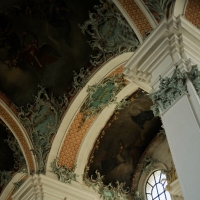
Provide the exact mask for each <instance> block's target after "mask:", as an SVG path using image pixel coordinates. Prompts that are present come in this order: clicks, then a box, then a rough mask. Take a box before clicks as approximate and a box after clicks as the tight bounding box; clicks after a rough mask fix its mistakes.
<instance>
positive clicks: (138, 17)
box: [118, 0, 153, 36]
mask: <svg viewBox="0 0 200 200" xmlns="http://www.w3.org/2000/svg"><path fill="white" fill-rule="evenodd" d="M118 1H119V3H120V4H121V5H122V7H123V8H124V10H125V11H126V12H127V13H128V15H129V16H130V18H131V20H132V21H133V23H134V24H135V25H136V27H137V28H138V30H139V31H140V33H141V35H142V36H145V34H146V32H147V31H150V30H151V29H152V28H153V27H152V26H151V24H150V23H149V21H148V20H147V18H146V16H145V15H144V13H143V12H142V11H141V9H140V8H139V6H138V5H137V4H136V3H135V1H134V0H118Z"/></svg>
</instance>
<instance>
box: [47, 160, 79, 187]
mask: <svg viewBox="0 0 200 200" xmlns="http://www.w3.org/2000/svg"><path fill="white" fill-rule="evenodd" d="M51 168H52V170H53V172H54V173H55V174H56V175H57V176H58V180H59V181H61V182H63V183H69V184H71V182H72V181H77V180H76V177H78V175H77V174H76V173H74V171H75V168H76V166H74V168H73V169H72V170H69V169H68V168H67V167H65V166H61V167H58V166H57V160H56V159H54V161H53V162H52V163H51Z"/></svg>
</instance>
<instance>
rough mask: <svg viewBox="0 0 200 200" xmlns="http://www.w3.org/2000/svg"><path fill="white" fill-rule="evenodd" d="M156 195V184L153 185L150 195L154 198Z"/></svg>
mask: <svg viewBox="0 0 200 200" xmlns="http://www.w3.org/2000/svg"><path fill="white" fill-rule="evenodd" d="M157 196H158V192H157V188H156V186H154V187H153V190H152V197H153V198H155V197H157Z"/></svg>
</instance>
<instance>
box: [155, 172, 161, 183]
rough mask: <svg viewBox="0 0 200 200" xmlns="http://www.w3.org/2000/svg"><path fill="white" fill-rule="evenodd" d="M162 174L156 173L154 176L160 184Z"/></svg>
mask: <svg viewBox="0 0 200 200" xmlns="http://www.w3.org/2000/svg"><path fill="white" fill-rule="evenodd" d="M160 173H161V171H156V172H155V173H154V176H155V179H156V183H159V182H160Z"/></svg>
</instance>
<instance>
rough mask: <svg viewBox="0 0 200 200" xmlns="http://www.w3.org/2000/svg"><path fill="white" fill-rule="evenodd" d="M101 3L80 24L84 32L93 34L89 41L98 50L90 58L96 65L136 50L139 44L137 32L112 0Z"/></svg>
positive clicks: (101, 1)
mask: <svg viewBox="0 0 200 200" xmlns="http://www.w3.org/2000/svg"><path fill="white" fill-rule="evenodd" d="M100 3H101V4H100V5H98V6H97V5H96V6H94V8H95V10H96V11H97V12H96V13H90V12H89V20H87V21H86V22H85V23H84V24H83V25H79V26H80V28H81V30H82V32H83V34H85V33H87V34H89V35H90V36H91V38H92V40H90V41H88V43H89V44H90V46H91V47H92V49H94V50H98V54H97V55H95V56H91V57H92V59H91V60H90V62H91V64H92V65H93V66H95V67H98V66H100V65H101V64H103V63H104V62H106V61H107V60H108V59H109V58H111V57H113V56H117V55H119V54H122V53H123V52H134V51H135V49H136V48H137V46H138V45H139V41H138V39H137V37H136V35H135V33H134V32H133V31H132V29H131V27H130V26H129V24H128V23H127V22H126V20H125V19H124V17H123V16H122V15H121V13H120V12H119V11H118V9H117V7H115V5H114V4H113V3H112V1H111V0H108V1H105V2H104V1H103V0H100Z"/></svg>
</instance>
